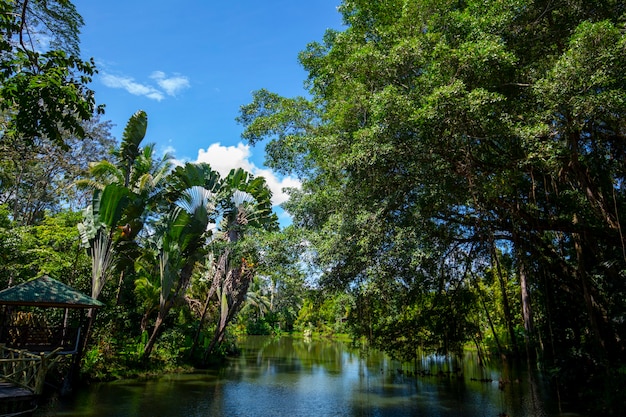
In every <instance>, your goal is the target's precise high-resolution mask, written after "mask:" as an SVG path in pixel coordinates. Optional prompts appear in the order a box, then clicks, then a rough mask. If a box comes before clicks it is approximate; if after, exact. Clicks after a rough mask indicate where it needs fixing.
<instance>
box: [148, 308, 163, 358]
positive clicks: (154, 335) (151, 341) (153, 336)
mask: <svg viewBox="0 0 626 417" xmlns="http://www.w3.org/2000/svg"><path fill="white" fill-rule="evenodd" d="M163 317H164V316H163V315H162V314H161V311H159V315H158V316H157V318H156V321H155V322H154V329H152V334H151V335H150V339H148V343H146V347H145V348H144V350H143V358H144V359H147V358H149V357H150V354H151V353H152V349H153V348H154V343H155V342H156V338H157V335H158V333H159V329H160V328H161V324H162V323H163Z"/></svg>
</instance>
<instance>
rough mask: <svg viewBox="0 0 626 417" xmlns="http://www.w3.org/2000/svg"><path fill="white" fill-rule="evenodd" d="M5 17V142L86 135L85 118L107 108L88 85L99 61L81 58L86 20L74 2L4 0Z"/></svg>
mask: <svg viewBox="0 0 626 417" xmlns="http://www.w3.org/2000/svg"><path fill="white" fill-rule="evenodd" d="M0 17H1V19H0V32H1V33H2V39H1V40H0V69H1V71H0V109H1V110H2V118H1V120H2V125H1V128H0V135H1V140H2V142H5V141H12V140H19V141H26V142H27V143H30V142H33V141H35V140H36V139H37V138H41V137H46V138H47V139H48V140H50V141H52V142H53V143H55V144H57V145H60V146H63V147H66V144H65V142H64V132H69V133H70V134H72V135H77V136H79V137H84V136H85V131H84V128H83V125H82V122H84V121H87V120H89V119H90V118H91V117H92V115H93V113H94V111H96V110H97V111H98V112H101V111H102V107H96V106H95V100H94V94H93V91H91V90H90V89H88V88H87V84H89V82H90V81H91V76H92V75H93V74H94V73H95V66H94V63H93V61H89V62H86V61H83V60H82V59H80V56H79V46H78V44H79V43H78V36H79V33H80V32H79V30H80V27H81V26H82V25H83V20H82V17H81V16H80V15H79V14H78V13H77V12H76V8H75V7H74V5H73V4H72V3H71V2H70V1H67V0H57V1H41V0H21V1H5V0H3V1H1V2H0ZM66 149H67V148H66Z"/></svg>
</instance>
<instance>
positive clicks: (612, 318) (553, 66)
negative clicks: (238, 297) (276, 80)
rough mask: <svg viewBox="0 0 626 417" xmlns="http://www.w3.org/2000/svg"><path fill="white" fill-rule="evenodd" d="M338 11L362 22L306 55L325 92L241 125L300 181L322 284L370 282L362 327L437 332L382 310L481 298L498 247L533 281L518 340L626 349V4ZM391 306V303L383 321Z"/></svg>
mask: <svg viewBox="0 0 626 417" xmlns="http://www.w3.org/2000/svg"><path fill="white" fill-rule="evenodd" d="M340 11H341V13H342V14H343V18H344V22H345V24H346V26H347V29H346V30H345V31H343V32H336V31H328V32H327V33H326V35H325V36H324V40H323V42H322V43H311V44H310V45H309V46H308V47H307V48H306V50H305V51H303V52H302V53H301V54H300V60H301V62H302V64H303V65H304V67H305V69H306V70H307V71H308V73H309V78H308V80H307V85H308V86H309V89H310V94H311V99H310V100H306V99H303V98H293V99H290V98H283V97H280V96H278V95H276V94H273V93H270V92H267V91H265V90H261V91H258V92H256V93H255V94H254V96H253V102H252V103H251V104H249V105H246V106H243V107H242V110H241V115H240V117H239V120H240V121H241V122H242V123H243V125H244V126H245V129H246V130H245V132H244V137H245V138H247V139H248V140H249V141H250V142H251V143H257V142H259V141H260V140H263V139H269V141H268V145H267V147H266V152H267V155H268V157H267V162H268V163H269V164H270V166H272V167H274V168H278V169H282V170H283V171H286V172H294V173H297V174H299V175H301V176H302V177H303V188H302V190H301V191H293V192H292V199H291V200H290V202H289V204H288V206H287V207H288V209H289V210H290V211H291V213H292V214H293V215H294V223H295V224H296V225H300V226H304V227H307V228H309V229H311V230H313V231H315V232H316V234H317V236H318V238H315V237H313V238H312V239H311V241H312V243H314V244H315V249H316V250H315V253H316V255H317V261H318V263H319V264H320V265H321V267H322V270H323V271H325V273H324V275H323V277H322V281H323V282H325V283H326V284H328V285H332V286H334V287H340V288H350V289H352V290H355V291H357V300H359V303H360V304H359V305H358V308H357V310H356V311H357V312H359V314H357V315H355V317H356V318H357V319H358V320H356V322H355V324H356V325H357V326H356V329H357V330H358V331H359V332H360V333H361V334H363V335H366V336H368V337H370V338H372V339H374V340H379V341H384V340H386V339H387V340H405V341H407V343H409V344H410V343H413V342H414V340H415V338H423V336H424V333H419V331H420V330H423V331H430V330H432V329H433V323H426V322H424V321H422V320H421V319H420V316H418V315H414V316H411V315H410V314H407V315H406V316H405V317H407V318H408V320H406V321H404V322H405V323H406V324H407V325H406V326H403V327H401V328H399V327H398V326H386V325H385V322H386V321H387V322H388V320H387V319H386V318H385V316H387V317H393V315H394V314H401V312H402V311H403V309H406V308H407V307H406V306H411V307H409V308H415V309H417V310H416V311H419V309H420V308H427V309H428V310H430V311H436V312H437V314H438V315H439V316H440V317H445V314H448V313H450V314H453V313H454V311H453V309H455V308H458V307H459V304H458V303H461V305H463V306H465V305H466V303H468V302H473V301H471V297H466V296H465V295H466V294H468V292H467V290H471V289H472V288H471V286H472V282H474V281H475V280H474V281H473V280H471V279H468V277H469V276H472V274H477V273H480V271H481V270H484V265H486V264H490V263H491V262H490V261H489V260H490V259H493V260H495V259H497V257H493V256H492V255H491V254H493V251H494V248H497V250H502V251H506V252H510V253H509V254H510V255H511V256H513V257H514V258H515V261H514V265H517V271H518V276H519V280H520V281H519V282H521V281H522V279H523V288H518V293H517V294H516V297H515V298H516V299H518V300H521V302H520V303H519V305H520V306H522V307H523V308H522V307H520V310H522V309H523V310H524V311H523V312H522V311H517V312H515V315H514V316H513V314H511V315H509V317H508V318H505V320H506V321H508V322H509V329H510V333H513V329H514V327H515V326H516V325H517V324H520V325H521V324H522V323H523V322H525V323H526V324H527V327H526V329H527V331H535V332H537V334H536V335H532V336H535V337H528V338H526V340H529V341H530V340H536V336H537V335H538V334H542V335H550V336H549V337H550V338H551V340H550V344H551V345H552V346H556V349H555V350H554V351H553V352H552V353H555V354H556V355H555V357H552V358H551V359H552V360H554V361H559V360H562V358H566V357H567V358H568V360H569V359H573V360H581V359H582V360H581V362H582V363H595V364H601V365H600V366H605V365H606V364H607V361H608V362H614V361H617V360H619V352H621V351H622V350H623V349H624V342H623V341H624V340H626V339H625V338H624V336H626V335H625V334H624V330H625V329H624V328H623V326H621V325H619V324H618V323H619V322H620V319H619V317H621V316H622V315H623V314H624V312H625V311H626V304H624V301H623V300H624V299H625V298H624V294H626V286H625V285H624V280H623V279H621V278H620V276H621V274H622V273H623V271H624V270H626V256H624V253H626V252H625V251H624V247H626V245H625V240H624V235H623V232H622V227H621V221H620V219H621V218H624V215H625V214H626V213H624V203H625V202H626V200H625V199H626V194H624V187H623V181H624V168H625V167H626V165H625V164H624V150H625V148H624V146H623V144H624V139H625V135H626V125H625V124H624V120H626V118H625V117H624V116H625V112H626V107H625V105H624V103H626V99H625V97H626V77H625V76H624V72H623V71H622V70H621V69H622V68H623V67H624V64H626V62H625V60H626V54H625V53H624V51H625V49H624V48H625V46H626V37H625V35H624V32H623V31H622V30H621V29H620V28H622V27H623V25H624V22H625V19H626V14H625V10H624V6H623V3H622V2H616V1H607V2H601V3H593V4H592V3H590V2H583V1H576V0H574V1H549V2H543V1H540V2H536V1H526V0H506V1H500V2H490V3H485V2H482V1H465V2H458V1H452V0H436V1H424V0H410V1H405V0H402V1H401V0H397V1H396V0H392V1H387V2H371V1H365V0H355V1H349V2H348V1H346V2H344V3H343V4H342V5H341V6H340ZM502 277H504V275H502ZM540 277H541V278H540ZM514 282H517V281H514ZM503 284H507V283H506V282H504V281H503ZM505 286H506V285H503V286H502V288H503V289H502V290H501V292H502V294H503V295H505V294H506V291H504V287H505ZM449 291H457V292H456V293H454V294H450V293H449ZM380 300H383V301H380ZM438 300H439V301H438ZM443 300H445V301H443ZM509 301H510V300H509ZM381 302H382V303H383V304H384V306H385V308H386V309H387V311H389V313H388V314H383V316H381V315H380V314H379V313H383V310H382V309H380V310H377V311H376V314H371V312H372V309H377V308H380V303H381ZM511 304H513V303H511ZM517 304H518V303H516V304H515V305H517ZM434 307H436V308H434ZM531 312H534V314H535V317H534V318H531V317H530V316H529V315H530V314H531ZM522 315H523V316H524V318H523V320H524V321H522ZM531 321H533V323H534V326H529V324H530V322H531ZM395 323H402V321H396V322H395ZM450 323H456V324H457V326H458V329H457V330H458V331H455V332H452V333H447V335H446V333H445V332H444V333H440V337H439V339H440V340H439V342H441V343H432V344H431V347H434V348H436V347H437V346H443V345H446V344H447V345H450V343H449V342H451V340H450V337H453V338H455V339H456V341H460V342H462V341H463V340H466V339H468V338H469V337H470V336H471V334H472V331H473V330H474V329H473V328H472V326H471V325H469V323H466V322H465V321H463V320H456V319H455V320H453V321H450ZM434 324H436V323H434ZM411 325H412V326H413V327H411ZM411 329H415V330H416V331H418V333H410V332H411V331H412V330H411ZM429 334H433V335H434V337H435V338H437V337H438V336H437V334H436V333H429ZM399 335H404V336H402V338H400V339H398V338H399ZM409 335H411V336H409ZM572 335H573V336H572ZM585 335H587V336H585ZM448 336H450V337H448ZM446 337H447V338H448V340H447V341H446V340H444V339H445V338H446ZM513 337H514V336H513V335H511V338H513ZM381 345H383V346H384V343H381ZM574 346H578V348H581V347H582V350H580V349H578V348H575V347H574ZM552 353H551V352H549V351H544V352H543V354H544V355H546V356H552ZM602 364H604V365H602Z"/></svg>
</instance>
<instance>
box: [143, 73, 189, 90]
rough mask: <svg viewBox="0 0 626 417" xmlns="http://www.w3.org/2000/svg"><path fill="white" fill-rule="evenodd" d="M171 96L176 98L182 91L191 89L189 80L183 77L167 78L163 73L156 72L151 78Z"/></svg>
mask: <svg viewBox="0 0 626 417" xmlns="http://www.w3.org/2000/svg"><path fill="white" fill-rule="evenodd" d="M150 78H152V79H153V80H155V81H156V82H157V84H158V85H159V87H161V88H162V89H163V91H165V93H166V94H167V95H169V96H175V95H176V93H178V92H179V91H181V90H184V89H185V88H189V79H188V78H187V77H184V76H182V75H177V74H176V75H174V76H172V77H166V76H165V73H164V72H163V71H154V72H153V73H152V75H151V76H150Z"/></svg>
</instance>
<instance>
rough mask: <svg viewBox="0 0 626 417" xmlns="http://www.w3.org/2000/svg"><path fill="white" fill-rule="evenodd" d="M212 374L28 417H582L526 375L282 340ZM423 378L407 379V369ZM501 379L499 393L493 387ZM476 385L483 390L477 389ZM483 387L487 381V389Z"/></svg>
mask: <svg viewBox="0 0 626 417" xmlns="http://www.w3.org/2000/svg"><path fill="white" fill-rule="evenodd" d="M241 347H242V349H243V351H242V354H241V356H240V357H237V358H233V359H229V360H228V361H227V362H226V363H225V364H224V366H223V367H221V368H220V369H216V370H210V371H203V372H198V373H193V374H181V375H169V376H166V377H162V378H159V379H156V380H148V381H144V380H142V381H120V382H113V383H100V384H94V385H91V386H89V387H85V388H84V389H81V390H79V391H78V392H77V393H76V394H75V395H73V396H72V397H71V398H62V399H57V400H53V401H51V402H50V403H48V404H43V405H42V406H41V407H40V409H39V410H38V411H37V412H36V414H35V416H36V417H44V416H45V417H53V416H66V417H79V416H80V417H206V416H242V417H243V416H285V417H293V416H355V417H356V416H437V417H446V416H450V417H452V416H454V417H457V416H461V417H462V416H468V417H475V416H489V417H498V416H505V415H506V416H510V417H522V416H533V417H534V416H538V417H540V416H568V417H570V416H581V415H582V414H577V413H576V412H575V407H574V406H573V405H568V404H563V403H561V404H558V403H557V402H556V401H555V400H554V397H555V396H554V395H550V394H549V393H548V389H547V387H546V385H545V384H544V383H543V382H542V380H541V379H540V378H538V377H537V376H536V375H533V373H532V372H529V371H528V370H527V369H521V370H516V369H512V368H511V367H506V366H503V365H502V363H495V364H494V363H491V364H488V365H487V366H485V367H479V366H478V365H477V362H476V360H475V358H473V357H472V356H471V355H469V354H468V356H467V357H466V358H464V359H463V360H462V361H459V362H457V361H456V360H453V359H451V358H445V357H436V356H430V357H425V358H423V359H422V360H421V361H419V362H417V363H416V364H412V366H411V367H406V366H405V368H404V369H401V368H400V364H399V363H398V362H395V361H392V360H390V359H389V358H387V357H386V356H385V355H382V354H380V353H376V352H369V353H368V355H367V356H363V355H360V354H359V352H358V351H355V350H354V349H351V348H350V347H349V346H348V345H346V344H344V343H340V342H331V341H305V340H302V339H292V338H290V337H282V338H270V337H261V336H255V337H248V338H246V339H245V340H243V341H242V342H241ZM415 365H416V368H417V369H419V370H422V371H424V372H423V373H422V374H418V375H415V374H414V373H413V369H416V368H415ZM500 379H502V380H503V381H504V384H500V383H499V382H498V381H499V380H500ZM481 380H482V381H481ZM489 380H491V381H489Z"/></svg>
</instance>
